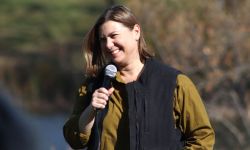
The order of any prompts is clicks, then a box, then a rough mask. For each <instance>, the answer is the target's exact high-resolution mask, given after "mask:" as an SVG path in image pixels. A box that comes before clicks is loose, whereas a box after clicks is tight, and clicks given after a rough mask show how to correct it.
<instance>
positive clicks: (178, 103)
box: [174, 74, 214, 149]
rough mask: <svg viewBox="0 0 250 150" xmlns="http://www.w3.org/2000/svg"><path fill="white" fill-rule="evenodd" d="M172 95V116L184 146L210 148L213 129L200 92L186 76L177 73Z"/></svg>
mask: <svg viewBox="0 0 250 150" xmlns="http://www.w3.org/2000/svg"><path fill="white" fill-rule="evenodd" d="M174 95H175V96H174V118H175V120H176V126H177V127H178V128H179V129H180V130H181V131H182V133H183V135H184V137H185V140H186V148H191V149H193V148H198V147H199V148H202V147H203V148H206V149H212V147H213V144H214V130H213V128H212V126H211V124H210V121H209V117H208V114H207V112H206V109H205V106H204V104H203V102H202V99H201V97H200V94H199V93H198V91H197V89H196V87H195V85H194V84H193V82H192V81H191V80H190V79H189V78H188V77H187V76H185V75H183V74H180V75H178V77H177V87H176V89H175V93H174Z"/></svg>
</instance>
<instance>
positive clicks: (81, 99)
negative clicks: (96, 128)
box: [63, 86, 91, 149]
mask: <svg viewBox="0 0 250 150" xmlns="http://www.w3.org/2000/svg"><path fill="white" fill-rule="evenodd" d="M88 95H89V94H88V93H87V90H86V86H82V87H81V88H79V91H78V95H77V98H76V102H75V105H74V108H73V113H72V114H71V116H70V118H69V119H68V120H67V122H66V123H65V124H64V126H63V134H64V138H65V140H66V141H67V142H68V143H69V145H70V146H71V147H72V148H74V149H79V148H83V147H84V145H86V144H87V142H88V140H89V137H90V134H91V132H90V131H89V132H85V133H81V132H79V117H80V115H81V113H82V111H83V110H84V109H85V108H86V107H87V106H88V105H89V102H90V100H89V96H88Z"/></svg>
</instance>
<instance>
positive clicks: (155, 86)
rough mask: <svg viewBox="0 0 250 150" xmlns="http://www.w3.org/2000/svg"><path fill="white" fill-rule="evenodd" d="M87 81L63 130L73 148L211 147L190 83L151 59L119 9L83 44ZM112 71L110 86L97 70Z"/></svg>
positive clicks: (136, 28)
mask: <svg viewBox="0 0 250 150" xmlns="http://www.w3.org/2000/svg"><path fill="white" fill-rule="evenodd" d="M84 53H85V58H86V69H87V70H88V71H87V73H88V74H87V79H86V81H85V82H84V83H83V85H82V86H81V87H80V89H79V95H78V97H77V100H76V103H75V107H74V110H73V113H72V115H71V116H70V118H69V120H68V121H67V122H66V123H65V125H64V128H63V131H64V137H65V139H66V141H67V142H68V143H69V144H70V145H71V147H72V148H74V149H79V148H84V147H87V148H88V149H89V150H97V149H101V150H113V149H116V150H129V149H130V150H142V149H144V150H151V149H154V150H162V149H171V150H175V149H213V145H214V131H213V128H212V127H211V124H210V121H209V118H208V115H207V112H206V110H205V107H204V105H203V103H202V100H201V97H200V96H199V93H198V91H197V89H196V87H195V86H194V84H193V82H192V81H191V80H190V79H189V78H188V77H187V76H186V75H184V74H183V73H181V71H178V70H176V69H174V68H172V67H170V66H167V65H165V64H163V63H161V62H159V61H157V60H155V59H154V58H153V56H152V55H151V54H150V53H149V52H148V50H147V49H146V44H145V41H144V38H143V34H142V30H141V27H140V24H139V22H138V21H137V19H136V18H135V16H134V15H133V13H132V12H131V11H130V10H129V9H128V8H127V7H125V6H120V5H118V6H112V7H110V8H108V9H106V10H105V12H104V13H103V14H102V15H101V16H100V17H99V18H98V20H97V22H96V24H95V25H94V26H93V28H92V29H91V30H90V32H89V33H88V34H87V35H86V38H85V42H84ZM109 63H112V64H114V65H116V67H117V68H118V72H117V74H116V77H115V78H114V80H112V81H111V85H112V87H111V88H108V89H106V88H105V87H103V86H102V83H103V80H104V74H103V69H104V68H105V66H106V65H108V64H109Z"/></svg>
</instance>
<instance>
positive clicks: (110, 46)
mask: <svg viewBox="0 0 250 150" xmlns="http://www.w3.org/2000/svg"><path fill="white" fill-rule="evenodd" d="M113 46H114V43H113V40H112V39H111V38H110V37H107V39H106V48H107V49H109V50H111V49H112V47H113Z"/></svg>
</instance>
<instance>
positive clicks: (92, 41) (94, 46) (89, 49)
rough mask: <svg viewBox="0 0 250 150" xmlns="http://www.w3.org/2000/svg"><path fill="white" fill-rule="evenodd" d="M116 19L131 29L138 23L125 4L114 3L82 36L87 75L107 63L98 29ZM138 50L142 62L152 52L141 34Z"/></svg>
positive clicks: (92, 74) (91, 74)
mask: <svg viewBox="0 0 250 150" xmlns="http://www.w3.org/2000/svg"><path fill="white" fill-rule="evenodd" d="M110 20H111V21H116V22H119V23H122V24H123V25H124V26H125V27H128V28H129V29H131V30H132V29H133V28H134V26H135V25H136V24H138V25H140V24H139V22H138V21H137V19H136V17H135V15H134V14H133V13H132V12H131V10H130V9H128V8H127V7H125V6H122V5H115V6H111V7H110V8H107V9H106V10H105V11H104V12H103V14H102V15H101V16H100V17H99V18H98V19H97V21H96V23H95V24H94V26H93V27H92V28H91V29H90V31H89V32H88V33H87V35H86V36H85V38H84V42H83V53H84V57H85V66H84V67H85V69H86V70H85V71H86V74H87V75H88V76H96V75H97V73H98V72H99V71H100V70H101V69H102V68H103V67H104V66H105V65H106V64H107V63H108V62H107V61H108V60H107V59H106V58H105V54H104V52H103V51H102V50H101V46H100V35H99V29H100V26H101V25H102V24H104V23H105V22H106V21H110ZM138 50H139V55H140V59H141V61H142V62H143V61H144V60H145V59H146V58H149V57H152V54H151V53H150V52H149V51H148V50H147V49H146V43H145V40H144V37H143V34H142V31H141V33H140V38H139V41H138Z"/></svg>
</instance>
